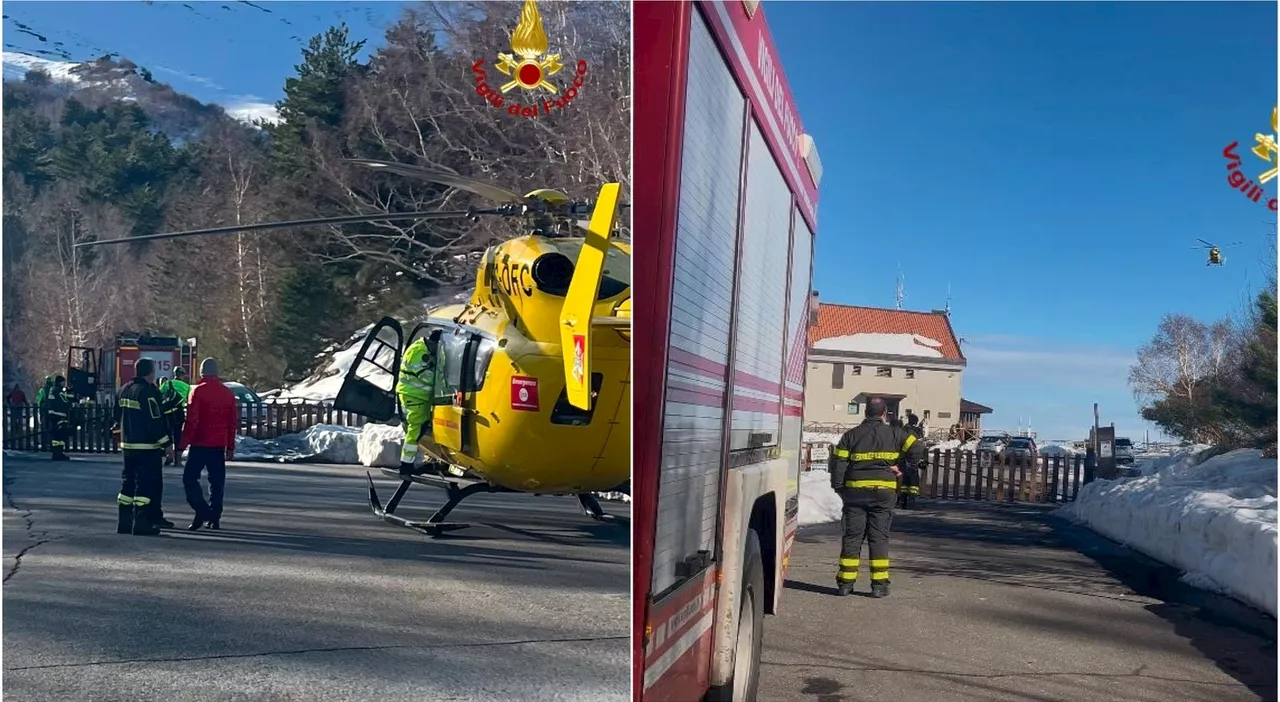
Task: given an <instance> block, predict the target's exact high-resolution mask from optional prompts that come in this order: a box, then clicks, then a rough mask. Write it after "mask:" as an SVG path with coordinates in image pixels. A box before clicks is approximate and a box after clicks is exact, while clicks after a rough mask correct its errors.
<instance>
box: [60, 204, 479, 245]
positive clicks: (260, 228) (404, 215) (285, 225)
mask: <svg viewBox="0 0 1280 702" xmlns="http://www.w3.org/2000/svg"><path fill="white" fill-rule="evenodd" d="M481 214H502V213H501V212H498V211H495V210H458V211H450V212H380V213H376V214H366V215H346V216H342V217H320V218H317V219H294V220H289V221H285V222H264V223H262V224H244V225H232V226H229V227H213V228H210V229H189V230H187V231H181V232H164V233H162V234H148V235H146V236H127V237H121V238H118V239H104V240H102V241H83V242H80V243H78V244H76V245H75V248H77V249H79V248H84V247H89V246H104V245H107V244H127V243H132V242H137V241H156V240H159V239H177V238H179V237H186V236H208V235H218V234H235V233H237V232H265V231H274V230H276V229H292V228H294V227H312V226H319V225H326V224H360V223H364V222H394V221H399V220H406V219H422V220H428V219H449V218H456V217H468V216H472V215H481Z"/></svg>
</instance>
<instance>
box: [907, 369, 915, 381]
mask: <svg viewBox="0 0 1280 702" xmlns="http://www.w3.org/2000/svg"><path fill="white" fill-rule="evenodd" d="M906 372H907V380H913V379H914V378H915V377H916V372H915V369H913V368H908V369H907V371H906Z"/></svg>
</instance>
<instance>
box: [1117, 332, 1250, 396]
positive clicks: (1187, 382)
mask: <svg viewBox="0 0 1280 702" xmlns="http://www.w3.org/2000/svg"><path fill="white" fill-rule="evenodd" d="M1229 340H1230V325H1229V324H1226V323H1223V322H1219V323H1216V324H1214V325H1213V327H1212V328H1210V327H1209V326H1207V325H1205V324H1204V323H1202V322H1199V321H1197V320H1195V319H1193V318H1192V317H1189V316H1187V315H1176V314H1170V315H1165V317H1164V319H1163V320H1161V322H1160V327H1159V330H1158V331H1157V332H1156V336H1155V338H1153V339H1152V340H1151V341H1149V342H1147V343H1146V344H1145V345H1144V346H1143V347H1142V348H1140V349H1138V358H1137V362H1135V363H1134V365H1133V367H1132V368H1130V369H1129V385H1130V387H1131V388H1132V389H1133V393H1134V396H1135V397H1136V398H1137V399H1138V401H1139V402H1141V403H1146V402H1151V401H1153V400H1157V399H1163V398H1177V399H1180V400H1185V401H1186V402H1195V401H1196V400H1197V399H1198V398H1197V397H1196V390H1197V388H1198V387H1199V386H1200V383H1201V382H1202V381H1204V380H1205V379H1206V378H1209V377H1212V376H1213V375H1214V374H1215V373H1217V372H1218V371H1219V370H1221V368H1222V364H1223V363H1224V362H1225V361H1226V357H1227V350H1228V342H1229Z"/></svg>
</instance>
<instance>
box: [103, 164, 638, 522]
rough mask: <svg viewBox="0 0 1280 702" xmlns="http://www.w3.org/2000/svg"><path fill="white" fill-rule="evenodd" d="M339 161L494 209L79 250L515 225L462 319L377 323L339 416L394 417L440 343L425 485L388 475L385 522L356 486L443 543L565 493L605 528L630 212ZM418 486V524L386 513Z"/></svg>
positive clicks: (606, 202)
mask: <svg viewBox="0 0 1280 702" xmlns="http://www.w3.org/2000/svg"><path fill="white" fill-rule="evenodd" d="M347 162H349V163H353V164H356V165H360V166H364V167H368V168H372V169H377V170H382V171H387V172H390V173H395V174H398V175H402V176H408V177H413V178H418V179H421V180H425V181H428V182H432V183H438V184H441V185H446V186H449V187H454V188H458V189H460V190H465V191H468V192H471V193H473V194H476V195H479V196H480V197H483V198H486V199H489V200H494V201H497V203H498V204H497V207H495V208H494V209H489V210H475V209H472V210H466V211H454V212H410V213H392V214H387V213H379V214H371V215H353V216H345V217H326V218H319V219H309V220H294V221H289V222H270V223H265V224H255V225H246V226H230V227H218V228H213V229H201V230H192V231H185V232H173V233H166V234H154V235H150V236H142V237H130V238H127V239H113V240H109V241H97V242H86V243H84V244H82V245H85V246H88V245H94V244H106V243H117V242H125V241H129V242H134V241H143V240H148V239H164V238H175V237H182V236H198V235H211V234H229V233H235V232H248V231H264V230H273V229H286V228H294V227H304V226H316V225H332V224H347V223H359V222H377V221H389V220H413V219H428V220H429V219H440V218H446V217H468V218H471V219H473V220H474V219H476V218H478V217H479V216H482V215H494V216H507V217H516V218H519V219H522V220H523V221H524V223H525V224H526V225H527V233H525V234H524V235H522V236H518V237H516V238H514V239H510V240H508V241H505V242H503V243H501V244H498V245H496V246H492V247H490V248H489V249H487V250H486V251H485V252H484V255H483V257H482V258H481V261H480V265H479V266H478V270H477V272H476V285H475V290H474V291H473V293H472V295H471V298H470V299H469V300H468V301H467V302H466V303H465V304H450V305H444V306H442V307H437V308H434V309H432V310H430V311H429V312H428V315H427V318H426V320H424V321H422V322H419V323H418V324H416V326H414V327H413V328H412V329H411V330H410V331H409V332H408V333H407V334H406V333H405V329H404V327H403V326H402V325H401V324H400V323H399V322H398V321H397V320H395V319H391V318H389V317H388V318H383V319H382V320H380V321H379V322H378V323H377V324H375V325H374V326H373V328H372V329H370V331H369V332H368V334H367V335H366V336H365V339H364V342H363V344H362V346H361V348H360V352H359V354H358V356H357V357H356V360H355V361H354V362H353V363H352V365H351V367H350V369H349V370H348V371H347V375H346V377H345V378H344V381H343V384H342V388H341V389H340V390H339V391H338V395H337V397H336V398H335V401H334V405H335V407H336V408H338V409H340V410H344V411H349V412H354V413H356V414H360V415H364V416H365V417H368V418H369V419H370V420H372V421H379V422H385V421H388V420H391V419H393V418H397V417H403V413H402V412H401V410H400V403H399V401H398V399H397V396H396V394H395V382H396V378H397V377H398V375H399V369H400V357H401V354H402V352H403V351H404V349H406V348H408V346H409V345H410V344H412V343H413V342H414V341H416V340H418V339H419V338H422V337H424V336H427V337H434V339H433V341H436V340H438V341H437V342H436V343H435V344H434V347H435V349H436V378H435V381H436V382H435V398H434V399H433V401H432V404H433V405H434V407H433V412H432V418H431V426H430V427H423V431H422V433H421V438H420V440H419V447H420V449H421V451H422V452H423V454H424V456H425V457H426V460H427V461H428V462H429V464H430V468H431V469H432V470H422V469H419V470H417V471H415V472H414V474H410V475H402V474H401V473H400V472H399V469H398V468H383V469H382V472H383V473H384V474H386V475H387V476H388V477H394V478H397V479H399V480H400V481H401V482H400V485H399V487H398V488H397V490H396V492H395V494H394V495H393V496H392V497H391V499H390V500H389V501H388V502H387V503H386V506H385V507H384V506H383V504H382V502H381V501H380V500H379V499H378V494H377V490H376V488H375V487H374V484H373V478H372V476H370V475H369V474H368V473H366V478H367V479H368V497H369V504H370V507H371V508H372V509H373V512H374V513H375V514H376V515H377V516H379V517H381V518H382V519H384V520H386V521H388V522H390V523H393V524H397V525H400V526H405V527H409V528H411V529H416V530H419V531H421V532H423V533H426V534H429V535H431V536H440V535H441V534H443V533H445V532H448V531H454V530H457V529H462V528H465V527H467V526H468V525H467V524H462V523H454V522H446V521H445V518H446V517H447V516H448V514H449V513H450V512H451V511H452V510H453V509H454V508H455V507H456V506H457V505H458V504H459V503H460V502H462V501H463V500H465V499H466V498H467V497H470V496H471V495H474V494H477V493H484V492H523V493H534V494H545V495H569V494H573V495H576V496H577V497H578V500H579V502H580V504H581V506H582V508H583V511H584V513H585V514H586V515H587V516H590V517H592V518H594V519H597V520H600V521H612V519H611V518H610V516H609V515H607V514H605V512H604V511H603V509H602V508H601V507H600V503H599V501H598V500H597V499H596V497H595V495H594V494H593V493H594V492H601V491H608V490H615V489H617V488H619V487H620V486H622V485H623V484H625V483H626V482H627V481H628V480H629V479H630V476H631V416H630V413H631V386H630V382H631V348H630V344H631V338H630V337H631V260H630V259H631V246H630V244H629V243H628V242H624V241H622V240H620V239H619V238H618V236H617V234H616V232H615V231H614V223H615V220H616V216H617V211H618V209H620V208H621V207H625V206H626V205H623V204H622V203H620V202H619V195H620V190H621V186H620V184H618V183H606V184H604V185H603V186H602V187H601V188H600V191H599V194H598V195H597V197H596V199H595V201H594V203H580V202H572V201H570V199H569V198H568V197H567V196H566V195H564V194H563V193H560V192H558V191H555V190H550V189H539V190H534V191H532V192H530V193H529V194H527V195H524V196H521V195H518V194H516V193H515V192H513V191H509V190H506V189H504V188H501V187H498V186H495V185H491V184H489V183H484V182H482V181H478V180H474V179H471V178H467V177H464V176H460V175H457V174H453V173H448V172H444V171H439V170H432V169H427V168H421V167H418V166H411V165H407V164H399V163H392V162H386V161H374V160H366V159H347ZM584 218H588V219H584ZM579 229H581V230H583V231H582V232H578V230H579ZM432 473H434V474H432ZM413 483H419V484H423V485H429V486H434V487H440V488H443V489H444V490H445V491H446V493H447V498H448V499H447V500H446V502H445V504H444V505H443V506H441V507H440V508H439V509H438V510H436V512H435V513H434V514H433V515H432V516H431V517H430V518H429V519H428V520H427V521H426V522H417V521H411V520H408V519H404V518H402V517H399V516H397V515H396V514H395V510H396V507H397V506H398V505H399V503H400V500H401V498H403V497H404V494H405V493H406V492H407V491H408V489H409V487H410V486H411V485H412V484H413Z"/></svg>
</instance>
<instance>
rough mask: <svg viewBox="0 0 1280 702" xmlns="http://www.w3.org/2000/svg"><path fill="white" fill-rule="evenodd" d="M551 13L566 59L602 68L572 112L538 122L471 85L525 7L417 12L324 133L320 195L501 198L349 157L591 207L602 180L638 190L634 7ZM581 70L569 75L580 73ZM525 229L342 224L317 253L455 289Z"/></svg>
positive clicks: (428, 205)
mask: <svg viewBox="0 0 1280 702" xmlns="http://www.w3.org/2000/svg"><path fill="white" fill-rule="evenodd" d="M548 7H549V8H550V9H549V11H547V12H546V13H545V14H544V16H543V23H544V28H545V31H546V33H547V35H548V36H549V37H556V38H557V51H559V52H560V53H561V54H562V55H564V56H565V57H569V56H572V57H575V59H576V58H577V57H581V58H582V60H583V61H586V62H587V63H586V64H584V65H588V66H591V69H590V71H589V73H588V77H589V78H590V81H588V82H586V83H584V86H583V87H582V89H581V90H580V91H578V90H576V89H575V93H574V99H573V100H572V101H571V102H569V103H566V104H565V105H564V106H563V108H553V109H552V110H551V111H550V112H549V113H547V114H540V115H539V116H538V117H536V118H525V117H519V116H514V115H511V114H508V113H507V112H506V111H504V110H502V109H496V108H495V107H493V106H492V105H491V104H489V103H488V102H486V101H485V100H484V99H483V98H482V97H481V96H479V95H477V93H476V90H475V85H474V83H473V82H472V80H471V74H472V70H471V68H472V66H473V64H474V63H475V61H477V60H480V59H486V60H488V61H489V62H490V63H492V61H493V60H495V59H496V57H497V54H498V53H499V52H501V51H502V50H503V49H507V48H508V45H509V44H510V40H509V33H510V30H511V28H512V26H513V25H514V22H515V20H516V19H517V18H518V17H519V16H520V3H514V2H513V3H447V4H429V5H424V6H419V7H412V8H410V9H408V10H407V11H406V13H405V16H404V18H403V19H402V20H401V21H400V22H399V23H397V24H396V25H395V26H393V27H392V28H391V29H390V30H388V32H387V44H386V46H385V47H384V48H382V49H381V50H379V52H378V53H377V54H376V55H375V56H374V57H373V58H372V59H371V61H370V65H369V70H368V71H367V73H366V74H365V75H363V76H362V77H361V78H360V79H359V80H357V81H355V82H354V84H353V85H352V86H351V88H350V93H351V94H350V96H349V99H348V106H349V107H348V115H347V117H346V121H345V123H344V124H343V125H342V128H341V129H340V130H338V131H336V132H333V133H329V134H324V133H322V132H319V131H317V133H316V134H315V135H313V138H314V143H313V147H314V148H313V152H314V153H313V157H314V159H315V168H314V172H315V173H316V174H317V175H318V176H319V178H318V182H317V184H316V187H317V189H318V190H319V193H318V194H319V196H320V197H321V199H322V200H324V201H325V202H327V203H328V205H329V206H331V207H332V208H334V209H335V210H338V211H341V212H344V213H361V214H367V213H375V212H397V211H408V210H419V211H431V210H443V209H460V210H461V209H467V208H469V207H476V208H488V207H492V206H494V205H495V204H497V203H493V202H489V201H485V200H483V199H481V198H477V197H474V196H472V195H470V194H468V193H464V192H459V191H457V190H452V189H447V188H444V187H441V186H438V185H435V184H431V183H424V182H422V181H416V180H413V179H410V178H403V177H398V176H388V175H385V174H381V173H369V172H367V171H366V170H363V169H357V168H352V167H350V166H349V165H346V164H343V163H341V162H340V159H341V158H344V157H353V156H354V157H365V158H377V159H384V160H391V161H397V162H404V163H410V164H415V165H421V166H427V167H431V168H435V169H442V170H447V171H452V172H456V173H460V174H463V175H467V176H471V177H473V178H477V179H480V180H484V181H489V182H494V183H495V184H497V185H501V186H503V187H505V188H508V189H511V190H516V191H518V192H527V191H531V190H534V189H536V188H554V189H557V190H561V191H564V192H565V193H566V194H568V195H569V196H570V197H573V198H578V199H587V198H590V197H592V196H594V194H595V191H596V188H597V187H598V186H599V184H600V183H601V182H605V181H621V182H623V183H624V187H625V186H629V182H628V181H629V173H630V106H629V102H628V101H629V96H630V53H629V38H630V37H629V31H628V28H629V24H628V17H629V15H628V11H627V7H626V6H625V5H624V4H622V3H613V2H610V3H553V4H549V5H548ZM561 37H563V39H560V38H561ZM588 57H590V58H588ZM573 70H574V69H572V68H571V69H569V70H567V71H564V73H566V74H567V75H572V74H573V73H572V71H573ZM562 82H563V81H562ZM566 85H569V83H567V82H566ZM567 94H568V93H567V91H565V95H567ZM512 97H513V99H514V98H515V96H514V95H513V96H512ZM521 99H523V100H526V101H527V102H530V103H532V102H533V98H528V97H524V96H521ZM517 231H518V229H517V225H514V224H513V223H512V222H508V221H492V220H487V219H485V220H480V221H478V222H476V221H468V220H466V219H458V220H453V221H449V220H433V221H427V222H423V221H418V222H379V223H374V224H370V225H366V226H353V227H342V228H339V227H333V228H331V229H330V231H329V238H328V242H327V243H328V244H330V245H329V246H326V247H317V249H316V251H317V253H319V254H320V255H321V256H322V257H324V258H325V259H326V260H329V261H346V260H353V259H359V260H361V261H364V262H366V263H368V264H373V265H380V266H383V267H385V269H386V270H388V271H390V272H393V273H394V272H399V273H409V274H412V275H414V276H417V277H419V278H421V279H424V280H427V281H431V282H433V283H436V284H447V283H451V282H455V281H456V280H457V279H458V278H459V277H460V276H465V275H469V274H470V273H471V271H470V269H469V267H468V266H464V265H459V262H460V261H465V260H467V257H466V254H469V253H471V252H474V251H476V250H477V249H480V248H483V247H484V246H487V245H489V244H491V243H493V242H494V241H497V240H500V239H505V238H509V237H511V236H512V235H513V234H515V233H516V232H517Z"/></svg>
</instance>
